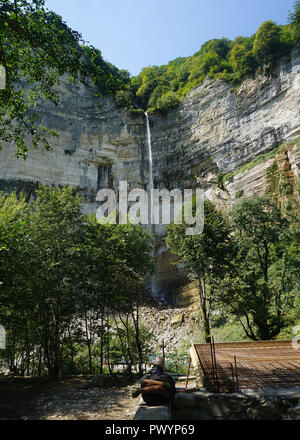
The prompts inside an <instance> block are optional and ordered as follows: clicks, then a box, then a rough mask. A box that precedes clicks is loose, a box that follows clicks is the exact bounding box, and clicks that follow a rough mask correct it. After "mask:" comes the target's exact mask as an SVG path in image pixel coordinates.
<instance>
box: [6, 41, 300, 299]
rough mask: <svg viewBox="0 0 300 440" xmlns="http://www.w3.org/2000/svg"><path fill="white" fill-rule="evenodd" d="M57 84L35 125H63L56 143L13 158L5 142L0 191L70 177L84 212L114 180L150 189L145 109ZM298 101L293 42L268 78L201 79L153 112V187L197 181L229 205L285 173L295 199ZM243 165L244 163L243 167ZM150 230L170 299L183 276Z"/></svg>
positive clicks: (159, 279)
mask: <svg viewBox="0 0 300 440" xmlns="http://www.w3.org/2000/svg"><path fill="white" fill-rule="evenodd" d="M59 89H60V93H61V102H60V104H59V105H58V106H55V105H53V104H49V103H45V104H43V105H41V107H40V112H41V123H43V124H44V125H46V126H47V127H49V128H51V129H56V130H57V131H59V133H60V134H59V137H58V138H53V140H52V144H53V149H52V151H50V152H47V151H43V150H42V149H39V150H36V151H32V152H31V153H30V155H29V157H28V158H27V159H26V160H25V161H24V160H23V159H16V158H15V156H14V146H13V145H7V144H4V145H3V149H2V151H0V190H5V191H11V190H14V191H21V190H22V191H24V192H25V193H26V195H27V198H28V199H30V197H31V195H32V193H33V191H34V189H35V188H36V186H37V183H38V182H41V183H43V184H56V185H71V186H72V187H73V188H75V189H76V190H78V191H79V192H80V193H81V194H82V195H83V210H84V211H85V212H88V211H90V210H92V211H95V210H96V209H97V203H96V193H97V190H98V189H100V188H107V187H111V188H114V189H115V190H117V189H118V184H119V181H122V180H126V181H127V182H128V187H129V189H131V188H136V187H140V188H145V189H146V188H147V186H148V178H149V168H148V149H147V133H146V123H145V118H144V115H143V114H141V113H135V112H130V111H127V110H126V109H124V108H118V107H117V106H116V104H115V102H114V100H113V98H111V97H97V96H96V95H95V92H96V91H95V90H94V88H93V87H89V88H88V87H85V86H83V85H81V84H78V85H72V84H71V83H70V82H68V80H67V78H66V79H65V80H64V81H62V83H61V85H60V87H59ZM299 109H300V51H299V50H294V51H293V53H292V54H291V57H290V58H289V59H284V60H282V62H281V64H280V67H279V71H278V74H277V75H275V76H274V77H273V78H266V77H263V76H257V78H256V79H255V80H254V79H248V80H246V81H244V83H243V84H242V85H241V86H240V87H239V88H237V89H235V90H233V89H232V88H231V87H230V86H229V85H228V84H226V83H224V82H222V81H219V80H217V81H216V80H214V81H212V80H210V79H206V80H205V81H204V83H203V84H201V85H200V86H198V87H196V88H195V89H193V90H192V91H191V92H190V93H189V94H188V95H187V96H186V97H185V99H184V100H183V101H182V102H181V103H180V105H179V106H178V107H177V108H176V109H174V110H171V111H169V112H165V113H160V112H155V113H152V114H150V115H149V118H150V125H151V136H152V152H153V177H154V186H155V187H156V188H168V189H171V188H174V187H179V188H195V187H196V186H197V187H201V188H203V189H205V193H206V197H207V198H209V199H211V200H213V201H214V202H215V203H217V204H218V205H219V206H221V207H223V208H225V209H228V208H230V207H231V206H233V205H234V204H235V203H236V202H237V201H238V200H240V198H241V197H244V196H246V197H249V196H252V195H263V194H265V193H267V192H270V191H276V185H277V186H278V185H279V184H280V179H281V177H280V175H281V174H280V173H283V174H284V176H285V178H286V179H287V182H288V184H290V185H291V187H292V189H291V190H292V191H294V192H295V196H297V197H298V192H297V191H296V190H295V188H297V185H298V175H299V166H300V151H299V146H298V145H297V142H298V140H297V138H299V137H300V114H299ZM284 143H287V147H286V149H283V150H281V151H280V152H279V153H278V154H277V155H275V154H274V155H273V156H272V155H270V156H268V157H267V158H266V160H261V161H258V162H255V161H254V162H253V164H252V165H251V162H252V161H253V159H254V160H255V158H257V156H259V155H261V154H264V153H269V152H271V151H273V149H275V148H277V147H279V146H280V145H282V144H284ZM245 164H249V166H248V168H247V167H246V168H245V167H244V168H243V166H244V165H245ZM274 164H275V165H274ZM274 166H276V167H277V168H276V172H277V174H278V173H279V174H278V176H277V180H276V181H274V172H273V174H271V172H270V170H271V171H272V170H273V171H274ZM230 173H231V174H230ZM226 176H229V178H228V179H226ZM270 176H271V177H272V176H273V179H272V178H271V177H270ZM155 236H156V244H155V255H156V257H157V271H156V275H155V277H153V279H152V280H151V288H152V290H153V292H154V293H155V294H156V295H157V296H160V295H161V293H163V295H164V297H165V298H167V300H168V301H169V302H173V303H175V302H176V300H175V299H174V298H175V296H176V294H177V292H178V289H179V288H180V286H184V285H185V278H184V276H183V274H182V273H181V272H180V271H178V269H176V268H175V267H174V266H171V265H170V256H169V253H168V251H167V249H166V247H165V245H164V242H163V236H164V228H163V227H161V226H157V227H155ZM191 290H193V288H192V289H191ZM191 290H189V289H184V290H183V293H182V295H181V296H180V300H179V305H187V304H189V303H191V302H192V303H193V301H194V300H193V298H192V296H193V295H191ZM166 294H167V296H165V295H166ZM168 295H169V296H168ZM174 295H175V296H174Z"/></svg>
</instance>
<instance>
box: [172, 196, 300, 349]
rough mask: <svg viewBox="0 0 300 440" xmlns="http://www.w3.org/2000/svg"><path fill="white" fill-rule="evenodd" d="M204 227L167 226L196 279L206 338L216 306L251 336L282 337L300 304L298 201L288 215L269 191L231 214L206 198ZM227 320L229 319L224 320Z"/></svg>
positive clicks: (174, 249)
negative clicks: (197, 231) (192, 232)
mask: <svg viewBox="0 0 300 440" xmlns="http://www.w3.org/2000/svg"><path fill="white" fill-rule="evenodd" d="M204 209H205V224H204V232H203V234H201V235H196V236H187V235H186V233H185V227H186V225H185V224H182V225H175V224H171V225H170V226H168V227H167V231H168V236H167V239H166V243H167V245H168V246H169V248H170V250H171V252H172V253H173V254H175V255H176V256H177V258H178V262H179V263H180V264H181V265H183V267H184V268H185V269H186V271H187V273H188V275H189V278H190V279H191V280H195V281H197V284H198V291H199V304H200V310H201V322H202V327H203V332H204V335H205V339H206V341H208V340H209V338H210V335H211V329H210V324H211V318H212V312H213V311H222V310H223V312H224V313H225V314H227V315H229V316H232V317H235V319H236V320H237V321H238V322H239V323H240V325H241V327H242V328H243V330H244V332H245V335H246V336H247V337H248V338H249V339H252V340H268V339H274V338H275V337H277V336H278V335H279V334H280V332H281V331H282V329H284V328H285V327H286V326H290V325H296V324H297V323H298V322H299V319H300V309H299V293H300V292H299V281H300V280H299V270H298V268H299V263H300V261H299V255H300V253H299V243H300V240H299V207H298V209H297V210H295V206H293V207H292V206H290V209H287V211H286V212H285V215H284V216H283V215H282V213H281V212H280V210H279V209H278V207H277V205H276V204H275V203H274V202H272V201H271V200H270V199H268V198H267V197H265V198H253V199H245V200H243V201H242V202H241V203H240V204H238V205H237V206H236V208H235V209H233V211H232V212H230V213H229V214H225V213H222V212H220V211H218V210H217V209H216V208H215V207H214V205H213V204H212V203H211V202H208V201H206V202H205V205H204ZM225 322H226V321H225Z"/></svg>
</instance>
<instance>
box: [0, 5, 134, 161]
mask: <svg viewBox="0 0 300 440" xmlns="http://www.w3.org/2000/svg"><path fill="white" fill-rule="evenodd" d="M44 6H45V1H44V0H33V1H31V2H30V1H25V0H16V1H10V0H1V1H0V64H1V65H2V66H3V67H4V69H5V71H6V88H5V89H4V90H0V140H2V142H3V141H4V142H9V143H13V144H15V145H16V155H17V156H22V157H26V155H27V153H28V151H29V149H30V148H36V147H37V146H38V145H39V144H40V143H42V144H44V146H45V148H46V149H50V148H51V144H50V142H49V140H48V138H49V135H50V136H56V135H57V133H56V132H55V131H54V130H50V129H48V128H47V127H45V126H41V124H39V123H38V122H39V105H40V103H41V101H42V100H43V99H46V100H50V101H51V102H53V103H54V104H58V103H59V94H58V92H57V85H58V84H59V83H60V80H61V78H62V76H63V75H64V74H68V75H69V78H70V80H73V81H76V80H81V81H83V82H86V83H88V78H92V79H93V81H94V82H95V83H96V85H97V86H98V88H99V91H100V92H101V93H104V92H105V93H112V94H113V93H115V92H116V91H117V90H120V89H122V88H124V87H125V86H124V81H126V80H128V75H127V74H126V72H125V71H121V72H119V71H118V69H116V68H115V67H114V66H112V65H111V64H108V63H105V62H104V60H103V58H102V56H101V52H100V51H99V50H96V49H95V48H93V47H92V46H83V44H84V43H85V42H84V40H83V37H82V36H81V34H79V33H78V32H76V31H73V30H72V29H70V28H69V27H68V26H67V25H66V23H65V22H64V21H63V20H62V18H61V17H60V16H59V15H57V14H56V13H54V12H52V11H49V10H47V9H45V7H44ZM0 147H1V145H0Z"/></svg>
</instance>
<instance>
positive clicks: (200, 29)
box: [46, 0, 295, 75]
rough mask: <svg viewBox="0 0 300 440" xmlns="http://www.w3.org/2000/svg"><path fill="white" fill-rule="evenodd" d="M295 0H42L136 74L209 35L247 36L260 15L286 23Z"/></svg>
mask: <svg viewBox="0 0 300 440" xmlns="http://www.w3.org/2000/svg"><path fill="white" fill-rule="evenodd" d="M294 2H295V0H151V1H149V0H46V7H47V8H48V9H51V10H53V11H55V12H56V13H58V14H59V15H61V16H62V17H63V19H64V21H66V23H67V24H68V26H69V27H71V28H73V29H74V30H76V31H78V32H80V33H81V34H82V35H83V37H84V39H85V40H86V41H88V42H89V43H90V44H92V45H93V46H95V47H96V48H97V49H100V50H101V52H102V56H103V58H104V59H105V60H106V61H109V62H111V63H113V64H114V65H115V66H116V67H118V68H119V69H127V70H129V72H130V73H131V74H132V75H138V74H139V73H140V71H141V69H142V68H143V67H148V66H153V65H162V64H167V63H168V62H169V61H171V60H173V59H175V58H177V57H186V56H190V55H193V54H194V53H195V52H197V51H198V50H199V49H200V47H201V45H202V44H203V43H205V42H206V41H208V40H210V39H212V38H222V37H226V38H230V39H234V38H235V37H237V36H250V35H252V34H254V33H255V32H256V31H257V29H258V27H259V26H260V25H261V24H262V23H263V22H264V21H265V20H273V21H275V22H277V23H278V24H286V23H287V17H288V13H289V10H291V9H293V4H294Z"/></svg>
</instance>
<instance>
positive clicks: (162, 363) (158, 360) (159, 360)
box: [153, 357, 165, 368]
mask: <svg viewBox="0 0 300 440" xmlns="http://www.w3.org/2000/svg"><path fill="white" fill-rule="evenodd" d="M153 365H160V366H161V367H162V368H164V366H165V360H164V358H163V357H157V358H156V359H155V361H154V362H153Z"/></svg>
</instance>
